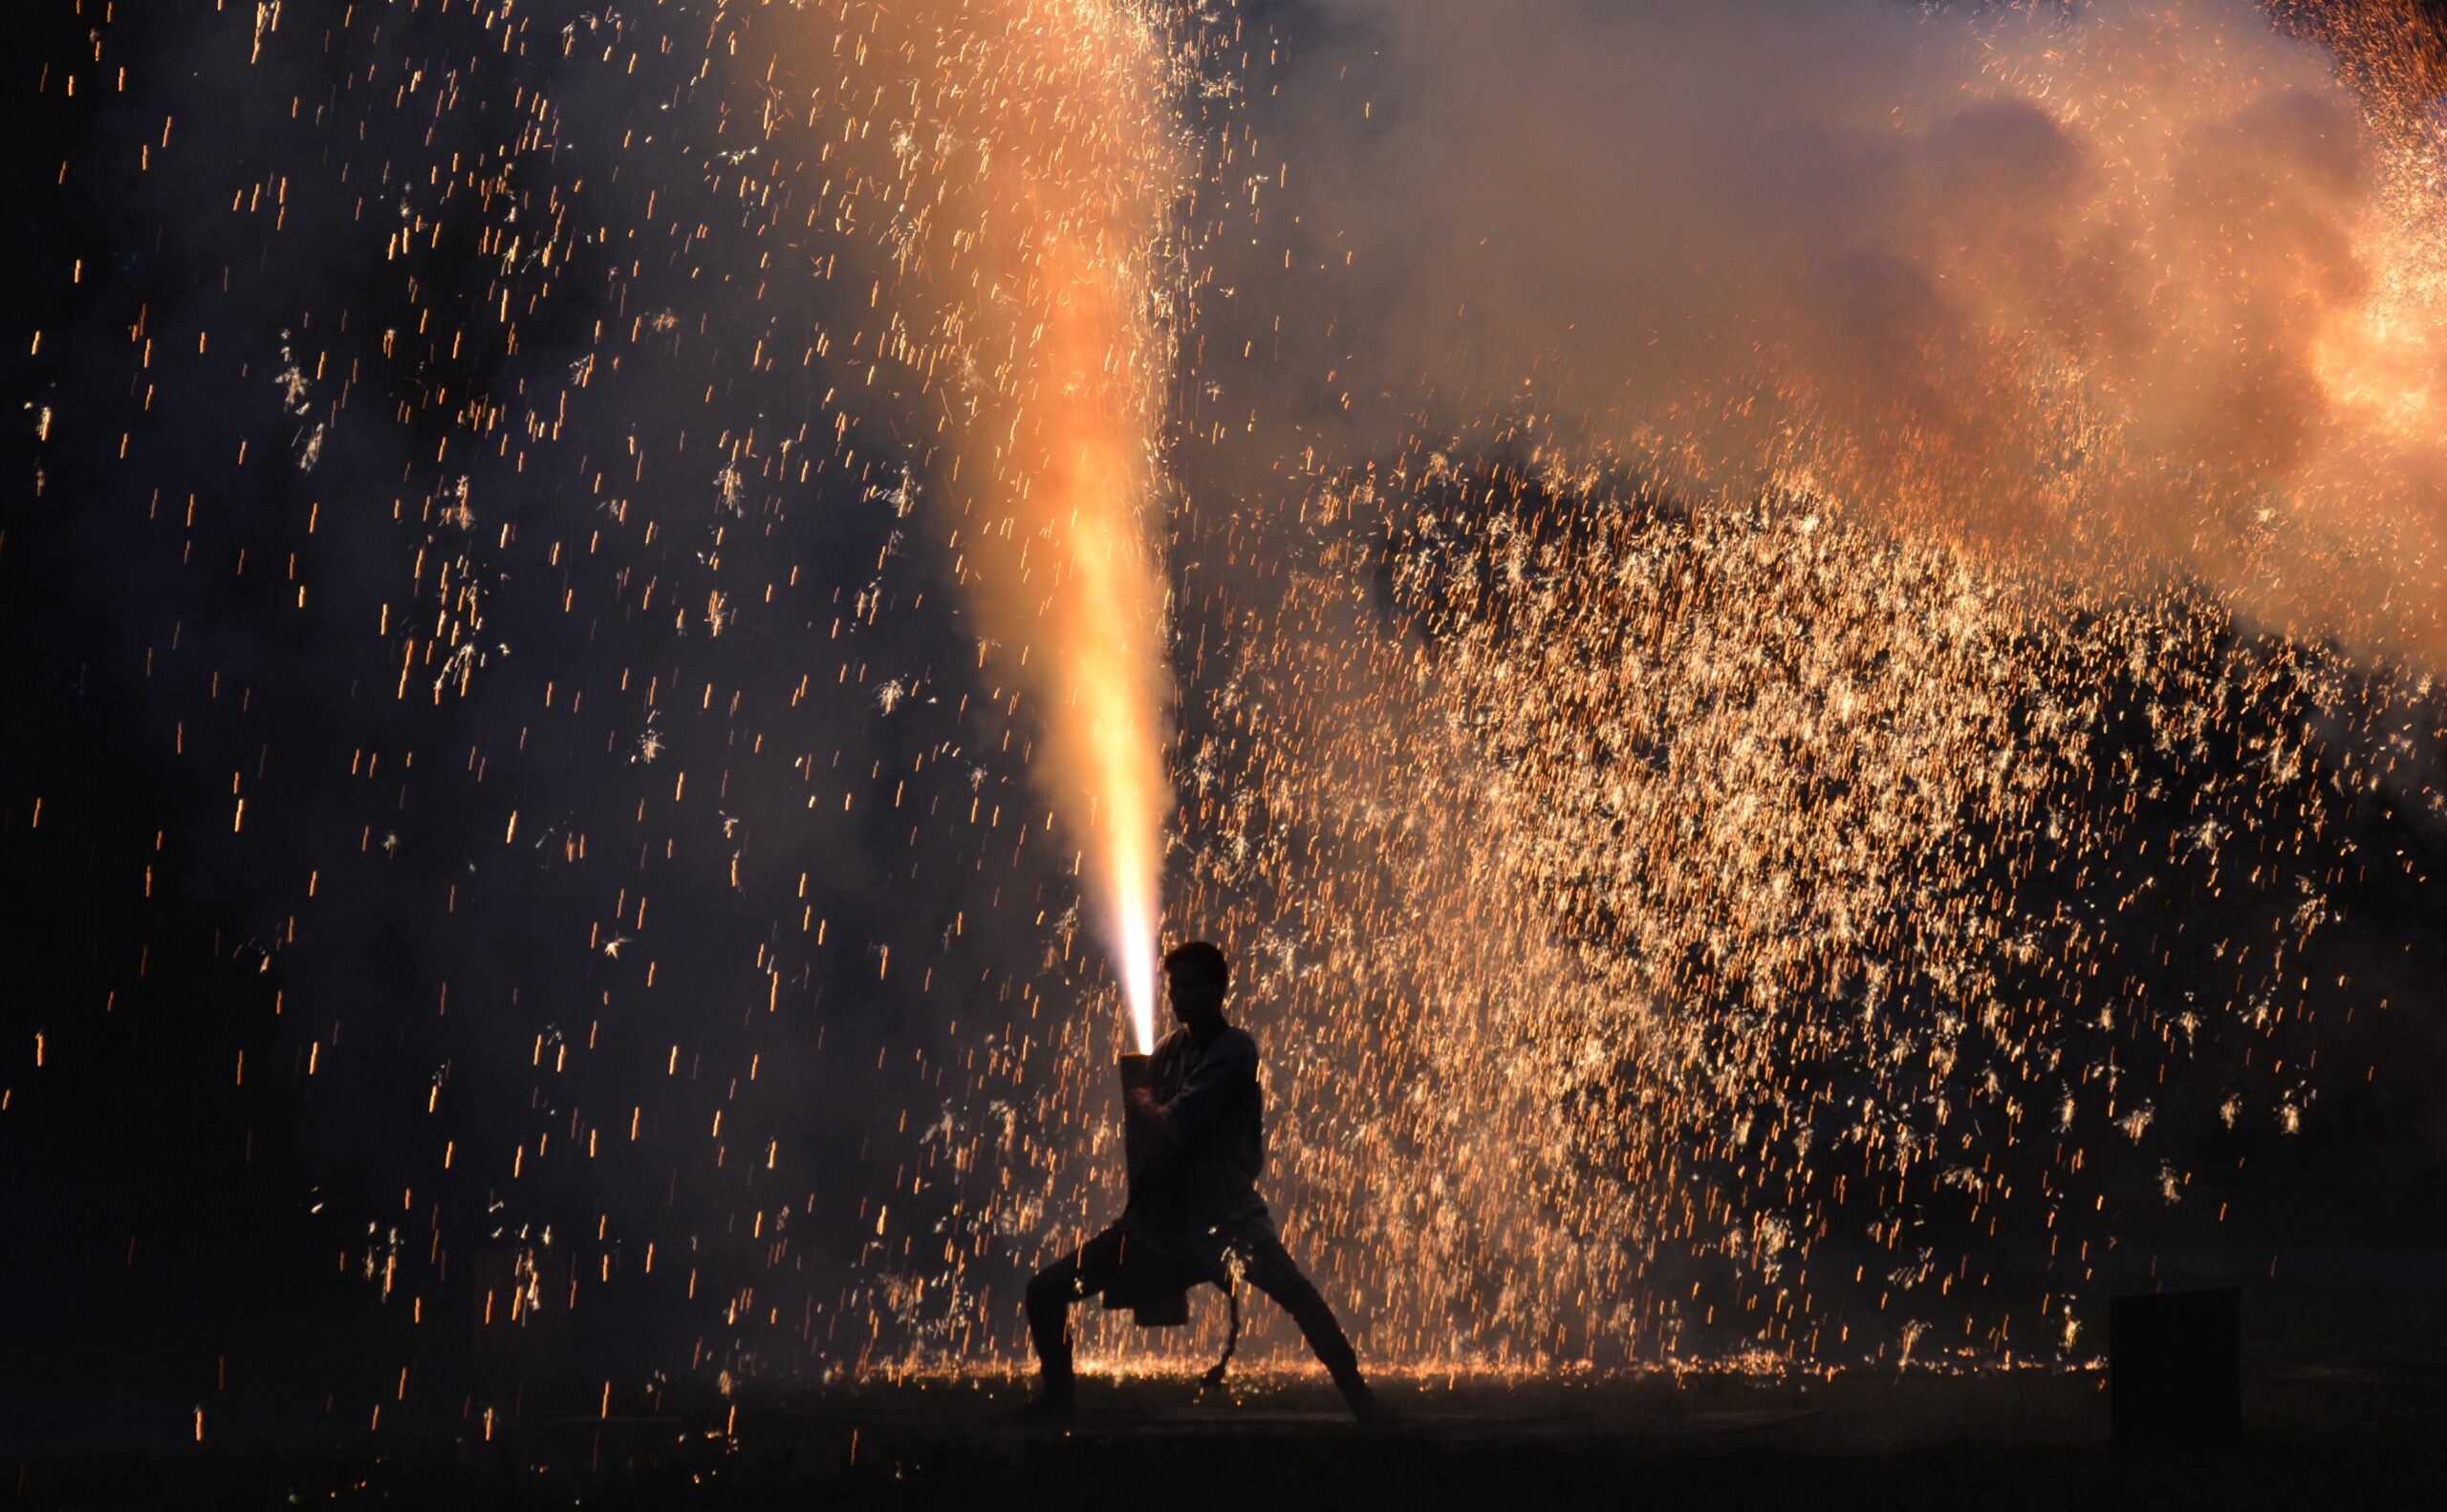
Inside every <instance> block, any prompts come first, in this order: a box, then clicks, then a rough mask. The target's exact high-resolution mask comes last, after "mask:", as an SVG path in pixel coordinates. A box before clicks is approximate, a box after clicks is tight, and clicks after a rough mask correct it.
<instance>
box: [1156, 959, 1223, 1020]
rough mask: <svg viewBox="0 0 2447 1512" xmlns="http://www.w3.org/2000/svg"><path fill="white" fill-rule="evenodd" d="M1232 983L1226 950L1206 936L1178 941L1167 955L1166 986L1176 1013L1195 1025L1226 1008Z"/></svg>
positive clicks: (1165, 965)
mask: <svg viewBox="0 0 2447 1512" xmlns="http://www.w3.org/2000/svg"><path fill="white" fill-rule="evenodd" d="M1231 985H1232V967H1231V964H1230V962H1228V961H1225V960H1224V952H1223V951H1221V950H1219V949H1217V948H1216V947H1215V946H1213V945H1211V944H1209V943H1207V942H1206V941H1205V940H1191V941H1189V942H1188V943H1187V944H1184V945H1175V946H1174V947H1173V948H1172V949H1171V950H1170V951H1168V952H1167V953H1166V954H1165V956H1164V987H1165V992H1166V996H1168V997H1169V998H1170V999H1171V1000H1172V1004H1173V1017H1174V1018H1176V1019H1179V1020H1180V1021H1181V1022H1182V1023H1183V1024H1189V1025H1196V1024H1199V1023H1201V1022H1202V1021H1204V1020H1207V1019H1210V1018H1216V1017H1219V1016H1221V1015H1222V1013H1223V1012H1224V993H1225V992H1226V991H1228V990H1230V988H1231Z"/></svg>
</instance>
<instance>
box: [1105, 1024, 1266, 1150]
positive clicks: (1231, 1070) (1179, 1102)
mask: <svg viewBox="0 0 2447 1512" xmlns="http://www.w3.org/2000/svg"><path fill="white" fill-rule="evenodd" d="M1257 1076H1258V1048H1257V1044H1256V1042H1255V1041H1253V1040H1251V1039H1250V1038H1249V1037H1248V1036H1247V1035H1246V1034H1233V1035H1230V1036H1228V1037H1226V1038H1225V1039H1224V1042H1223V1043H1222V1044H1219V1045H1217V1046H1216V1047H1215V1048H1213V1049H1211V1050H1209V1051H1208V1052H1207V1053H1206V1055H1205V1056H1204V1057H1202V1059H1201V1060H1200V1061H1199V1063H1198V1064H1197V1065H1196V1066H1194V1067H1192V1068H1190V1073H1189V1077H1188V1079H1187V1080H1186V1081H1184V1082H1182V1083H1181V1090H1180V1091H1177V1092H1175V1093H1174V1094H1173V1095H1172V1097H1171V1098H1170V1099H1169V1100H1168V1101H1165V1102H1160V1103H1159V1102H1158V1101H1156V1098H1155V1094H1154V1093H1153V1092H1150V1091H1147V1090H1145V1089H1144V1088H1141V1089H1139V1090H1137V1091H1134V1092H1132V1094H1131V1096H1130V1100H1129V1101H1130V1109H1131V1111H1132V1112H1135V1113H1137V1114H1138V1115H1139V1117H1140V1118H1141V1119H1142V1120H1144V1122H1145V1124H1146V1125H1147V1126H1148V1127H1149V1128H1151V1129H1153V1130H1155V1131H1156V1132H1158V1133H1159V1134H1160V1135H1161V1136H1162V1138H1163V1140H1164V1142H1165V1143H1167V1144H1169V1145H1172V1146H1174V1147H1175V1148H1177V1149H1178V1148H1180V1147H1181V1146H1184V1145H1190V1144H1195V1143H1197V1142H1198V1141H1199V1140H1201V1139H1202V1138H1204V1137H1205V1136H1206V1134H1207V1131H1209V1130H1211V1129H1213V1128H1214V1127H1215V1123H1216V1120H1217V1119H1219V1118H1221V1117H1222V1116H1223V1115H1224V1111H1225V1110H1226V1109H1228V1108H1230V1107H1231V1106H1232V1104H1233V1102H1234V1100H1235V1099H1237V1098H1239V1097H1241V1096H1243V1095H1245V1090H1246V1089H1248V1088H1249V1087H1251V1086H1253V1085H1254V1084H1255V1083H1256V1081H1257Z"/></svg>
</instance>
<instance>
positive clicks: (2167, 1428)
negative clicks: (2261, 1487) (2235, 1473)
mask: <svg viewBox="0 0 2447 1512" xmlns="http://www.w3.org/2000/svg"><path fill="white" fill-rule="evenodd" d="M2107 1383H2108V1406H2109V1413H2110V1415H2111V1417H2112V1419H2113V1421H2114V1425H2115V1441H2116V1442H2117V1443H2119V1444H2201V1443H2214V1442H2217V1441H2219V1440H2220V1439H2228V1438H2234V1437H2238V1436H2241V1433H2242V1429H2243V1293H2242V1290H2241V1288H2240V1287H2235V1286H2225V1287H2219V1288H2216V1289H2214V1290H2207V1291H2169V1292H2159V1293H2156V1294H2155V1295H2142V1296H2133V1297H2116V1298H2114V1299H2112V1300H2111V1301H2110V1302H2109V1304H2108V1324H2107Z"/></svg>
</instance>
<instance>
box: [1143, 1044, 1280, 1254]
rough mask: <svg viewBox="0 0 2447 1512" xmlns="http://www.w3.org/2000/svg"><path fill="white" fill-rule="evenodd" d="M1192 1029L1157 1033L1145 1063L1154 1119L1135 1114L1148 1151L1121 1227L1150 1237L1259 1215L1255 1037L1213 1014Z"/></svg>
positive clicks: (1261, 1166) (1200, 1232)
mask: <svg viewBox="0 0 2447 1512" xmlns="http://www.w3.org/2000/svg"><path fill="white" fill-rule="evenodd" d="M1202 1027H1203V1029H1204V1032H1203V1033H1202V1034H1193V1033H1192V1032H1191V1031H1190V1029H1189V1028H1188V1026H1181V1027H1180V1028H1176V1029H1175V1030H1173V1032H1171V1033H1170V1034H1167V1035H1165V1036H1164V1038H1163V1040H1162V1042H1161V1043H1159V1045H1158V1046H1157V1047H1156V1049H1155V1053H1154V1055H1153V1057H1152V1058H1151V1064H1150V1065H1149V1068H1148V1071H1149V1077H1148V1081H1149V1091H1151V1092H1152V1093H1153V1094H1154V1096H1155V1101H1156V1112H1155V1114H1154V1116H1153V1117H1144V1116H1141V1115H1138V1114H1132V1115H1131V1116H1132V1117H1133V1118H1135V1119H1137V1131H1138V1136H1139V1138H1140V1140H1141V1141H1142V1142H1143V1143H1144V1144H1145V1146H1146V1147H1147V1150H1148V1158H1147V1160H1146V1163H1145V1166H1144V1168H1143V1169H1142V1170H1140V1171H1137V1172H1135V1173H1133V1177H1132V1180H1131V1188H1130V1201H1129V1204H1128V1205H1127V1206H1126V1207H1125V1208H1123V1210H1122V1215H1121V1222H1122V1225H1123V1226H1124V1227H1128V1228H1132V1229H1136V1230H1138V1231H1140V1232H1143V1233H1147V1234H1149V1235H1150V1236H1151V1237H1158V1236H1161V1237H1178V1238H1180V1239H1184V1240H1192V1241H1195V1240H1199V1239H1202V1238H1204V1237H1207V1236H1210V1235H1212V1234H1214V1233H1216V1232H1217V1231H1218V1230H1221V1229H1224V1228H1226V1227H1229V1226H1237V1225H1243V1224H1246V1223H1250V1222H1253V1221H1254V1222H1258V1223H1265V1222H1267V1210H1266V1202H1265V1199H1262V1198H1260V1197H1259V1196H1258V1190H1257V1183H1258V1177H1260V1176H1262V1175H1264V1174H1265V1172H1266V1094H1265V1093H1264V1092H1263V1091H1261V1090H1260V1089H1259V1087H1258V1042H1257V1041H1256V1040H1254V1039H1252V1038H1251V1037H1250V1036H1249V1032H1248V1031H1247V1030H1246V1029H1242V1028H1236V1027H1234V1026H1231V1025H1229V1024H1225V1023H1224V1022H1222V1021H1221V1020H1217V1021H1214V1022H1212V1023H1210V1024H1208V1025H1205V1026H1202Z"/></svg>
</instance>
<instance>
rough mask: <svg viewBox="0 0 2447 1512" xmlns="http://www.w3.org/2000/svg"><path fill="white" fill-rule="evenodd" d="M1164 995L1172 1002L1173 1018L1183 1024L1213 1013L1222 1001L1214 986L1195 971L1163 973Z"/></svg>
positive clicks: (1222, 996)
mask: <svg viewBox="0 0 2447 1512" xmlns="http://www.w3.org/2000/svg"><path fill="white" fill-rule="evenodd" d="M1164 995H1165V997H1166V998H1168V999H1169V1000H1171V1002H1172V1005H1173V1017H1174V1018H1175V1019H1177V1020H1179V1021H1180V1022H1181V1023H1183V1024H1188V1023H1190V1022H1191V1021H1193V1020H1195V1019H1197V1018H1199V1017H1201V1016H1202V1015H1204V1014H1207V1013H1211V1012H1213V1011H1214V1010H1215V1008H1216V1007H1217V1006H1218V1005H1219V1004H1221V1003H1222V1002H1223V1001H1224V994H1222V993H1220V992H1218V991H1216V990H1215V984H1214V983H1211V982H1208V981H1207V980H1206V979H1205V978H1204V977H1202V976H1200V975H1199V974H1198V973H1197V972H1195V971H1167V972H1165V973H1164Z"/></svg>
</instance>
